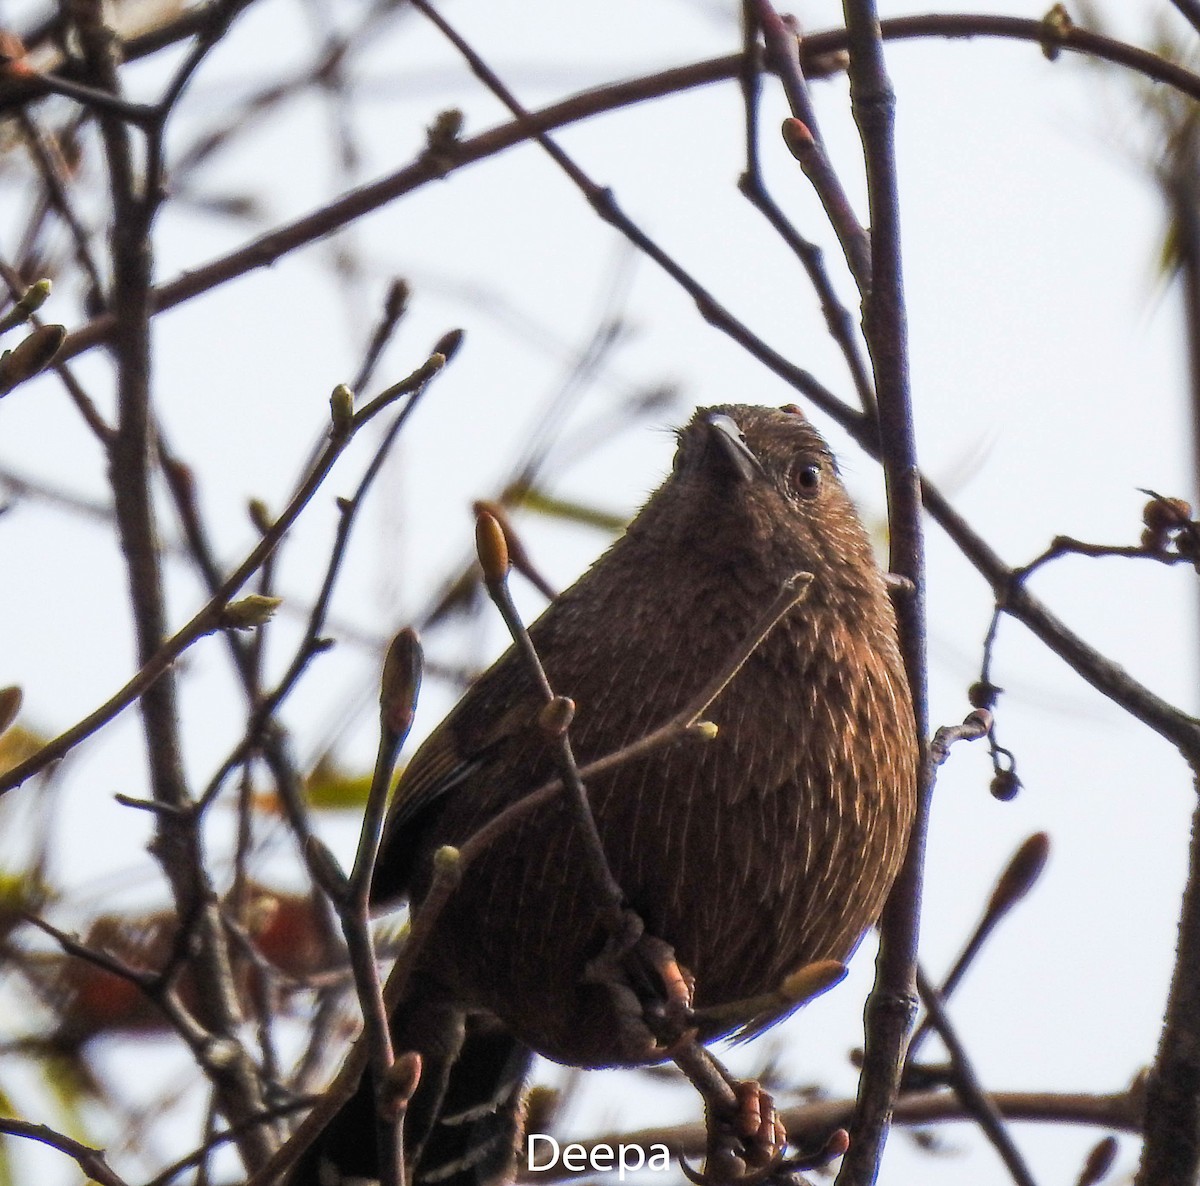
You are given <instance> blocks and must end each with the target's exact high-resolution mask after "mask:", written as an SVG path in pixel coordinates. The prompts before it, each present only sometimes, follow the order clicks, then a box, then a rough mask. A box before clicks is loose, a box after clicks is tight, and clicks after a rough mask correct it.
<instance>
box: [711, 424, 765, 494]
mask: <svg viewBox="0 0 1200 1186" xmlns="http://www.w3.org/2000/svg"><path fill="white" fill-rule="evenodd" d="M708 425H709V427H710V428H711V429H712V431H713V441H714V444H715V445H716V449H717V453H718V454H719V455H720V457H721V458H722V460H724V461H725V462H726V463H727V464H728V466H729V468H730V469H731V470H732V471H733V472H734V474H736V475H737V476H738V477H739V478H741V479H742V481H744V482H750V481H753V480H754V479H755V478H758V477H761V476H762V473H763V467H762V464H761V463H760V462H759V460H758V458H757V457H755V456H754V454H753V453H752V452H751V451H750V446H749V445H747V444H746V438H745V437H744V436H742V430H741V429H740V428H738V426H737V421H735V420H734V419H733V417H731V416H726V415H724V413H720V412H716V413H714V414H713V415H711V416H709V417H708Z"/></svg>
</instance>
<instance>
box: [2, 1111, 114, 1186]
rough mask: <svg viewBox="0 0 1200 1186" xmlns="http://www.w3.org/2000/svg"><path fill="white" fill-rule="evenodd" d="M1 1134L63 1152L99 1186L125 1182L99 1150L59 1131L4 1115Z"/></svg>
mask: <svg viewBox="0 0 1200 1186" xmlns="http://www.w3.org/2000/svg"><path fill="white" fill-rule="evenodd" d="M0 1133H7V1134H8V1135H9V1136H13V1137H24V1138H25V1139H26V1140H28V1141H37V1142H38V1143H39V1144H42V1145H48V1146H49V1147H50V1148H51V1149H57V1150H58V1151H59V1152H60V1153H65V1154H66V1155H67V1156H68V1157H69V1158H71V1160H72V1161H74V1162H75V1164H76V1165H78V1166H79V1168H80V1169H81V1170H83V1172H84V1173H85V1174H86V1175H87V1176H88V1178H89V1179H91V1180H92V1181H95V1182H98V1183H100V1186H126V1182H125V1179H124V1178H122V1177H121V1176H120V1175H119V1174H118V1173H116V1171H115V1170H114V1169H113V1168H112V1167H111V1166H110V1165H109V1164H108V1162H107V1161H105V1160H104V1151H103V1150H102V1149H93V1148H92V1146H91V1145H85V1144H83V1143H82V1142H81V1141H76V1140H73V1139H72V1138H71V1137H68V1136H66V1135H65V1134H63V1133H61V1132H55V1131H54V1129H52V1128H49V1127H47V1126H46V1125H45V1124H29V1123H28V1122H26V1121H24V1120H13V1119H11V1118H10V1117H7V1116H0Z"/></svg>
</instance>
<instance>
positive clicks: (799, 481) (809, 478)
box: [792, 461, 821, 497]
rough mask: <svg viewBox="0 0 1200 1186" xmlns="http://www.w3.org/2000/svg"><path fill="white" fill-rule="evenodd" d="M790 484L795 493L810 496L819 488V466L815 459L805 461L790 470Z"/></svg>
mask: <svg viewBox="0 0 1200 1186" xmlns="http://www.w3.org/2000/svg"><path fill="white" fill-rule="evenodd" d="M792 485H793V486H794V487H795V490H796V493H797V494H801V495H804V496H805V497H811V496H812V495H814V494H816V493H817V491H818V490H820V489H821V467H820V466H819V465H818V464H817V463H816V462H815V461H806V462H803V463H802V464H800V465H797V466H796V467H795V469H793V470H792Z"/></svg>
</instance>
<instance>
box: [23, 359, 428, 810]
mask: <svg viewBox="0 0 1200 1186" xmlns="http://www.w3.org/2000/svg"><path fill="white" fill-rule="evenodd" d="M443 362H444V360H443V358H442V356H441V355H440V354H435V355H433V356H432V357H431V358H430V359H429V360H428V361H427V362H426V363H425V364H424V365H423V366H422V367H420V368H419V369H418V370H417V371H414V372H413V374H412V375H410V376H409V377H408V379H407V380H404V381H403V382H401V383H399V384H397V385H395V386H394V387H392V388H390V389H389V390H388V391H387V392H385V393H384V394H383V395H381V396H380V397H378V398H377V399H376V400H374V401H372V403H370V404H368V405H367V406H366V407H364V408H363V409H362V410H361V411H360V412H357V413H356V414H355V416H354V419H353V421H352V422H351V424H350V425H349V430H348V431H347V432H346V433H345V434H343V435H338V436H334V437H331V438H330V440H329V443H328V444H327V445H326V446H325V449H324V450H323V452H322V454H321V456H320V457H319V458H318V459H317V463H316V465H315V466H314V467H313V469H312V471H311V473H310V474H309V475H308V477H307V478H306V479H305V481H304V483H303V484H302V485H301V487H300V489H299V490H298V491H297V492H296V494H295V495H294V496H293V498H292V501H291V502H290V503H289V504H288V506H287V507H286V508H285V509H284V511H283V513H282V514H281V515H280V517H279V518H278V519H277V520H276V521H275V522H274V523H273V524H272V525H271V529H270V530H269V531H268V532H267V533H266V534H265V535H263V537H262V538H261V539H260V540H259V542H258V543H257V544H256V545H255V546H254V547H253V548H252V549H251V551H250V552H249V554H248V555H247V556H246V558H245V559H244V560H243V561H242V563H241V564H239V565H238V567H237V568H236V569H234V571H233V572H232V573H231V574H230V575H229V576H228V577H226V579H225V581H224V583H223V584H222V585H221V587H220V589H218V590H217V592H216V593H215V594H214V595H213V596H212V597H211V598H209V600H208V601H207V602H206V603H205V604H204V605H203V606H202V607H201V608H200V610H198V611H197V613H196V614H194V615H193V617H192V618H191V620H190V621H188V622H187V623H186V624H185V625H184V626H183V627H181V628H180V629H179V630H178V631H177V632H176V633H175V634H173V635H172V636H171V637H170V638H168V639H167V640H166V641H165V642H164V643H163V644H162V646H161V647H160V648H159V649H158V650H157V651H156V652H155V653H154V654H153V655H152V656H151V657H150V658H149V659H148V660H147V661H146V662H145V663H144V664H143V666H142V667H141V669H140V670H139V671H138V672H137V674H136V675H135V676H134V677H133V678H132V679H131V680H130V681H129V682H128V683H127V684H125V686H124V687H122V688H121V689H120V690H119V691H118V692H116V693H114V695H112V696H111V697H109V699H108V700H106V701H105V702H104V704H102V705H101V706H100V707H99V708H97V709H96V710H95V711H93V712H91V713H89V714H88V715H87V716H86V717H84V719H83V720H81V721H79V722H78V723H77V724H75V725H73V726H72V727H71V728H70V729H67V730H66V731H65V732H63V733H61V734H60V735H59V736H58V737H56V738H54V740H53V741H49V742H47V743H46V745H44V746H43V747H42V748H41V749H39V750H38V751H37V753H35V754H33V755H32V756H31V757H30V758H28V759H26V760H25V761H24V762H21V763H18V764H17V765H16V766H14V767H12V769H11V770H8V771H6V772H5V774H4V775H3V776H2V777H0V794H3V793H4V792H5V791H10V790H12V788H13V787H16V786H20V784H21V783H23V782H24V781H25V780H26V779H27V778H29V777H30V776H31V775H34V774H36V773H37V772H38V771H39V770H43V769H45V767H46V766H48V765H49V764H50V763H51V762H55V761H57V760H58V759H59V758H61V757H63V755H64V754H66V753H68V752H69V751H70V750H71V749H73V748H74V747H75V746H76V745H78V744H79V743H80V742H81V741H83V740H85V739H86V738H88V737H90V736H91V735H92V734H93V733H94V732H96V730H97V729H99V728H100V727H101V726H103V725H105V724H107V722H108V721H110V720H111V719H112V718H113V717H115V716H116V715H117V714H118V713H119V712H121V711H122V710H123V709H125V708H127V707H128V706H129V705H130V704H132V703H133V701H134V700H136V699H137V698H138V697H139V696H141V695H142V694H143V693H144V692H145V691H146V689H147V688H149V687H151V686H152V685H153V684H154V683H155V681H156V680H158V679H159V678H160V677H161V676H162V674H163V673H164V672H165V671H167V670H168V669H169V668H170V667H171V665H172V664H173V663H174V662H175V660H176V659H178V658H179V656H180V655H181V654H183V652H184V651H185V650H187V648H188V647H189V646H191V645H192V643H194V642H195V641H196V640H197V639H199V638H202V637H203V636H204V635H205V634H208V633H210V632H211V631H212V630H214V629H216V628H217V627H218V626H219V624H220V615H221V611H222V610H223V609H224V607H225V606H226V605H227V604H228V602H229V600H230V598H231V597H232V596H233V595H234V594H235V593H236V592H237V591H238V590H239V589H240V588H241V587H242V586H243V585H244V584H245V583H246V581H248V580H249V579H250V577H251V576H252V575H253V574H254V573H255V572H257V571H258V568H259V566H260V565H261V564H262V562H263V561H264V560H265V559H266V557H267V556H268V555H269V554H270V553H271V552H272V551H273V550H274V548H275V547H276V546H277V545H278V543H279V541H280V540H281V539H282V538H283V537H284V535H285V534H286V533H287V531H288V530H289V529H290V528H291V526H292V524H293V523H294V522H295V521H296V519H297V517H298V516H299V515H300V512H301V511H302V510H303V509H304V508H305V506H307V504H308V502H309V501H310V500H311V498H312V496H313V495H314V494H315V493H316V491H317V489H318V488H319V487H320V485H321V483H322V482H323V481H324V479H325V476H326V475H327V474H328V472H329V470H330V469H332V467H333V464H334V462H335V461H336V460H337V459H338V457H339V456H340V455H341V453H342V452H343V450H344V449H345V447H346V445H347V444H348V443H349V441H350V439H351V437H353V435H354V434H355V433H356V432H358V430H359V429H361V428H362V426H363V425H364V424H366V423H367V421H368V420H370V419H372V418H373V417H374V416H376V415H378V413H379V412H381V411H383V409H384V408H385V407H387V406H388V405H389V404H390V403H392V402H393V401H394V400H396V399H398V398H400V397H401V396H403V395H406V394H411V393H412V392H414V391H417V390H419V389H421V388H423V387H424V386H425V384H426V383H428V382H429V380H430V379H432V378H433V376H434V375H436V374H437V372H438V371H439V370H441V368H442V365H443Z"/></svg>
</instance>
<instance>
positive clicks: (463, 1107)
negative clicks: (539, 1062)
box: [287, 1007, 533, 1186]
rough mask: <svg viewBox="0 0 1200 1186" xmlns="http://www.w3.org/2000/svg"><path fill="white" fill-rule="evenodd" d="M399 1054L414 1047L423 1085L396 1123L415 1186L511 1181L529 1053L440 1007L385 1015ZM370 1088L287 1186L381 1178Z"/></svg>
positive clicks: (497, 1030) (485, 1022)
mask: <svg viewBox="0 0 1200 1186" xmlns="http://www.w3.org/2000/svg"><path fill="white" fill-rule="evenodd" d="M393 1029H394V1031H395V1032H394V1037H393V1040H394V1044H395V1049H396V1051H397V1052H401V1051H405V1050H415V1051H417V1052H418V1053H419V1054H420V1055H421V1058H422V1072H421V1079H420V1082H419V1084H418V1087H417V1090H416V1092H415V1094H414V1095H413V1098H412V1101H411V1102H410V1104H409V1107H408V1113H407V1115H406V1117H405V1121H404V1145H405V1164H406V1169H407V1180H408V1181H409V1182H410V1183H413V1186H425V1184H428V1186H495V1184H497V1183H501V1182H507V1181H510V1180H511V1179H512V1176H513V1172H514V1170H515V1163H516V1158H517V1155H518V1147H519V1145H520V1143H521V1141H522V1138H523V1132H522V1120H523V1116H522V1088H523V1086H524V1082H525V1078H526V1076H527V1074H528V1072H529V1067H530V1064H531V1063H532V1061H533V1053H532V1051H530V1050H529V1049H528V1047H526V1046H523V1045H522V1044H521V1043H520V1042H518V1041H517V1040H516V1039H515V1038H514V1037H513V1036H512V1035H511V1034H509V1033H508V1032H507V1031H506V1030H505V1029H503V1028H502V1027H501V1026H500V1025H499V1023H497V1022H496V1021H494V1020H492V1019H490V1018H485V1017H478V1016H472V1017H470V1018H467V1019H465V1020H464V1019H463V1018H462V1016H461V1015H460V1014H453V1013H452V1012H451V1011H450V1010H447V1009H445V1008H440V1007H432V1008H424V1009H422V1008H416V1009H411V1008H406V1009H404V1011H403V1015H402V1016H397V1017H395V1018H393ZM375 1116H376V1110H375V1085H374V1082H373V1080H372V1077H371V1074H370V1072H369V1071H368V1072H367V1073H366V1074H364V1075H363V1077H362V1079H361V1080H360V1081H359V1084H358V1088H357V1090H356V1091H355V1094H354V1095H353V1096H351V1098H350V1099H349V1100H347V1102H346V1103H345V1105H343V1107H342V1108H341V1110H340V1111H339V1112H338V1113H337V1114H336V1115H335V1116H334V1117H333V1119H332V1120H331V1121H330V1123H329V1125H328V1126H327V1127H326V1129H325V1130H324V1131H323V1132H322V1133H321V1134H320V1135H319V1136H318V1137H317V1138H316V1139H315V1140H314V1141H313V1143H312V1145H311V1146H310V1147H309V1148H308V1149H307V1150H306V1151H305V1153H304V1154H303V1155H302V1156H301V1158H300V1160H299V1162H298V1163H297V1164H296V1167H295V1169H294V1170H293V1171H292V1173H291V1175H290V1176H289V1177H288V1179H287V1183H288V1186H344V1184H349V1183H352V1182H353V1183H363V1182H372V1181H377V1180H378V1179H379V1166H380V1160H379V1158H380V1153H379V1132H378V1128H377V1125H376V1122H375Z"/></svg>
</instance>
